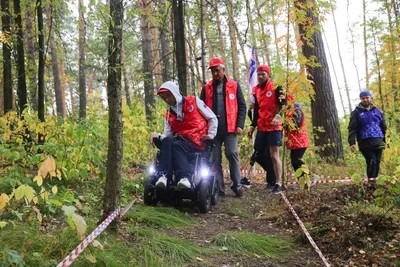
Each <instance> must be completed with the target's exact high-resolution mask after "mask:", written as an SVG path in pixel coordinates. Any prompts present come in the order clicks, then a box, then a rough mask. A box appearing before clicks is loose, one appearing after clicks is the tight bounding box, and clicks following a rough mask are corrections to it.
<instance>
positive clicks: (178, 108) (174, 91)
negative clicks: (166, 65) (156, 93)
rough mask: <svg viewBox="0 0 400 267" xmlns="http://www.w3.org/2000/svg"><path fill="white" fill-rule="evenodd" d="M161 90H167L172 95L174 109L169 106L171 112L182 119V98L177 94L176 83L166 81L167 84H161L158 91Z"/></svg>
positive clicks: (177, 87)
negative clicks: (174, 103)
mask: <svg viewBox="0 0 400 267" xmlns="http://www.w3.org/2000/svg"><path fill="white" fill-rule="evenodd" d="M162 88H163V89H168V90H169V91H170V92H171V93H172V95H173V96H174V97H175V100H176V106H175V107H173V106H170V107H171V109H172V110H173V111H175V112H176V114H177V115H178V117H179V118H183V116H182V115H183V114H182V98H183V96H182V95H181V93H180V92H179V85H178V84H177V83H176V82H173V81H168V82H165V83H163V84H162V85H161V86H160V88H159V89H158V90H160V89H162Z"/></svg>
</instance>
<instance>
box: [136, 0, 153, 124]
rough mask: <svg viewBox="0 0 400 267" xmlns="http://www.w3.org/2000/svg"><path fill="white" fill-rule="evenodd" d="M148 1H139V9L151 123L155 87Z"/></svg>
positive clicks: (145, 83) (146, 102)
mask: <svg viewBox="0 0 400 267" xmlns="http://www.w3.org/2000/svg"><path fill="white" fill-rule="evenodd" d="M147 5H148V3H146V0H139V7H140V8H141V10H142V11H143V12H142V13H141V19H140V28H141V31H142V55H143V65H142V72H143V78H144V103H145V109H146V116H147V120H148V121H150V119H151V117H152V108H153V107H154V85H153V66H152V65H151V63H152V62H153V56H152V53H151V47H152V46H151V41H152V40H151V35H150V23H149V17H148V15H147V14H149V13H148V12H147V8H148V7H147Z"/></svg>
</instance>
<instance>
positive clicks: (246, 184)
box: [240, 177, 250, 188]
mask: <svg viewBox="0 0 400 267" xmlns="http://www.w3.org/2000/svg"><path fill="white" fill-rule="evenodd" d="M240 184H241V185H242V186H244V187H246V188H249V187H250V180H249V179H247V178H246V177H245V178H242V179H241V180H240Z"/></svg>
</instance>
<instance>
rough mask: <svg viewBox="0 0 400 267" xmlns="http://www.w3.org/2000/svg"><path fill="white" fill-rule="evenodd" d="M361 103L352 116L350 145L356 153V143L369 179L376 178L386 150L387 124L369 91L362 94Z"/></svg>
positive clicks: (349, 127)
mask: <svg viewBox="0 0 400 267" xmlns="http://www.w3.org/2000/svg"><path fill="white" fill-rule="evenodd" d="M360 100H361V102H360V103H359V104H358V105H357V107H356V108H355V109H354V110H353V112H351V114H350V122H349V126H348V130H349V139H348V142H349V145H350V150H351V151H352V152H354V151H355V149H356V148H355V145H356V142H357V143H358V148H359V149H360V151H361V153H362V154H363V156H364V158H365V161H366V163H367V175H368V178H376V177H377V176H378V174H379V166H380V162H381V158H382V150H383V149H384V148H385V135H386V128H387V127H386V122H385V119H384V117H383V115H382V113H381V111H380V110H379V108H377V107H376V106H375V105H374V104H373V103H372V94H371V92H370V91H368V90H362V91H361V92H360Z"/></svg>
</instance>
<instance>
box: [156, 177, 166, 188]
mask: <svg viewBox="0 0 400 267" xmlns="http://www.w3.org/2000/svg"><path fill="white" fill-rule="evenodd" d="M156 187H157V188H165V187H167V177H166V176H165V175H164V174H163V175H161V177H160V178H158V181H157V182H156Z"/></svg>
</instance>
